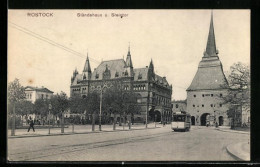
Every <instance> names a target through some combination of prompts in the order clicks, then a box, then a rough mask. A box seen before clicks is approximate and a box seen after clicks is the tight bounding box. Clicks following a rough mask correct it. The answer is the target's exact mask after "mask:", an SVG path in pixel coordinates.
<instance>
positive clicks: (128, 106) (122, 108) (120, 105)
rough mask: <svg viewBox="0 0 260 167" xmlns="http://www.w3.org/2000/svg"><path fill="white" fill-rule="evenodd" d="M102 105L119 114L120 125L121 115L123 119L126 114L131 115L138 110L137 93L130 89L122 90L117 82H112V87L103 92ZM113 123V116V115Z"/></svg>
mask: <svg viewBox="0 0 260 167" xmlns="http://www.w3.org/2000/svg"><path fill="white" fill-rule="evenodd" d="M103 97H104V98H103V99H104V100H103V101H104V103H103V107H104V108H106V109H107V110H109V111H108V112H112V113H113V114H114V116H115V114H119V115H120V121H119V124H120V125H121V117H122V116H123V118H124V120H125V118H126V115H129V114H130V115H131V117H133V115H134V114H135V113H137V112H138V111H139V110H140V106H139V105H138V103H137V95H136V94H135V93H134V92H132V91H124V90H122V89H121V86H120V85H119V84H114V86H113V87H112V88H109V89H107V90H106V91H105V92H104V96H103ZM114 123H115V117H114Z"/></svg>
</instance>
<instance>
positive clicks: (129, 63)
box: [126, 42, 133, 68]
mask: <svg viewBox="0 0 260 167" xmlns="http://www.w3.org/2000/svg"><path fill="white" fill-rule="evenodd" d="M126 66H127V67H131V68H133V63H132V59H131V53H130V42H129V46H128V53H127V57H126Z"/></svg>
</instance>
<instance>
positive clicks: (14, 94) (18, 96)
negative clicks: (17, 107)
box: [7, 78, 25, 103]
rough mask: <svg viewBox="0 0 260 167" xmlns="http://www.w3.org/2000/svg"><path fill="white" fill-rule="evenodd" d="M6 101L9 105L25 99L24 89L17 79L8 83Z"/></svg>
mask: <svg viewBox="0 0 260 167" xmlns="http://www.w3.org/2000/svg"><path fill="white" fill-rule="evenodd" d="M7 99H8V102H9V103H15V102H18V101H20V100H22V99H25V92H24V87H23V86H22V85H21V84H20V82H19V80H18V79H17V78H15V80H14V81H13V82H10V83H8V88H7Z"/></svg>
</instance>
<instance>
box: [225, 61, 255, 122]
mask: <svg viewBox="0 0 260 167" xmlns="http://www.w3.org/2000/svg"><path fill="white" fill-rule="evenodd" d="M227 79H228V83H229V89H228V91H227V95H225V96H223V97H222V99H223V101H224V104H228V105H229V110H228V112H227V115H228V117H229V118H232V120H233V125H234V123H235V122H239V120H240V116H241V114H242V113H241V111H242V109H243V110H250V98H251V96H250V69H249V66H248V65H246V64H243V63H241V62H238V63H235V64H233V65H232V66H231V67H230V71H229V75H228V78H227ZM238 111H240V112H238Z"/></svg>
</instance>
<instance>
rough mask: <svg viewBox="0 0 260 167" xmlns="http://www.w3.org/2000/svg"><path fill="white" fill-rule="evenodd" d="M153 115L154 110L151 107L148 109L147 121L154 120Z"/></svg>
mask: <svg viewBox="0 0 260 167" xmlns="http://www.w3.org/2000/svg"><path fill="white" fill-rule="evenodd" d="M154 117H155V112H154V109H151V110H150V111H149V118H150V119H149V121H152V122H153V121H154Z"/></svg>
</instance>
